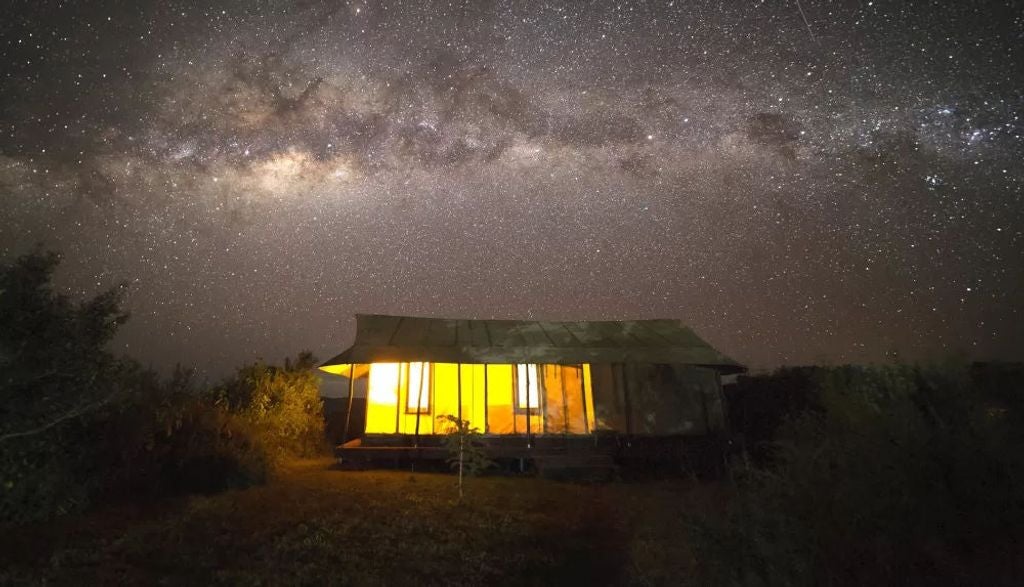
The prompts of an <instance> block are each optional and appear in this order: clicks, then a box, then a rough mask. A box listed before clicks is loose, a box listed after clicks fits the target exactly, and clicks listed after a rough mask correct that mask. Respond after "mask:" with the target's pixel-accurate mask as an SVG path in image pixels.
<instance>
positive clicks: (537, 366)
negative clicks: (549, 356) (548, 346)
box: [512, 363, 544, 416]
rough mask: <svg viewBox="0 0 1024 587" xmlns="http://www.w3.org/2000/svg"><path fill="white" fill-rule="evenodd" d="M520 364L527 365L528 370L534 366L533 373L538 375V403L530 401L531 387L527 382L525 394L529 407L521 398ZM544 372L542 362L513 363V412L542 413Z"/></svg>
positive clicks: (519, 413) (518, 413)
mask: <svg viewBox="0 0 1024 587" xmlns="http://www.w3.org/2000/svg"><path fill="white" fill-rule="evenodd" d="M520 365H523V366H525V367H526V368H527V370H529V368H530V367H531V366H532V367H533V375H534V376H535V377H536V379H535V381H536V386H537V397H536V398H535V399H536V400H537V402H536V403H533V402H530V388H529V384H527V388H526V393H525V394H524V396H525V397H526V402H527V404H529V407H527V406H524V405H523V404H522V402H521V401H520V398H519V380H520V379H519V366H520ZM543 372H544V365H543V364H541V363H516V364H515V365H513V367H512V400H513V401H512V409H513V413H514V414H517V415H521V414H529V415H531V416H534V415H538V414H540V413H541V409H540V402H541V397H542V395H543V394H544V379H543V377H542V374H543Z"/></svg>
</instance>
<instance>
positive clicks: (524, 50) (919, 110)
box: [0, 0, 1024, 376]
mask: <svg viewBox="0 0 1024 587" xmlns="http://www.w3.org/2000/svg"><path fill="white" fill-rule="evenodd" d="M6 4H7V8H4V9H3V14H4V17H3V18H2V19H0V72H2V74H0V259H2V260H4V261H9V260H10V259H13V258H14V257H15V256H17V255H19V254H23V253H25V252H27V251H29V250H31V249H32V248H33V246H35V245H37V244H39V243H41V244H42V245H43V246H44V247H46V248H52V249H55V250H58V251H60V252H62V253H63V254H64V263H63V265H62V266H61V268H60V270H59V272H58V275H57V282H58V284H59V285H60V286H61V287H62V288H65V289H66V290H67V291H69V292H71V293H72V294H73V295H75V296H89V295H94V294H95V293H97V292H99V291H102V290H104V289H107V288H110V287H112V286H115V285H116V284H118V283H119V282H122V281H124V282H127V283H128V286H129V289H128V297H127V302H126V303H127V307H128V309H129V310H130V311H131V313H132V319H131V321H130V322H129V323H128V324H127V325H126V326H125V327H124V328H123V329H122V332H121V334H120V335H119V336H118V338H117V339H116V345H115V348H114V350H116V351H119V352H125V353H128V354H130V355H132V356H134V357H136V358H138V359H140V360H142V361H143V362H144V363H146V364H150V365H152V366H154V367H156V368H159V369H167V368H169V367H171V366H173V365H174V364H175V363H182V364H184V365H192V366H195V367H196V368H198V370H199V371H200V373H206V374H209V375H216V376H219V375H221V374H224V373H226V372H227V371H229V370H230V369H232V368H233V367H234V366H237V365H238V364H240V363H242V362H244V361H249V360H252V359H255V358H257V357H262V358H266V359H268V360H279V359H280V358H281V357H283V356H285V355H293V354H294V353H296V352H298V351H299V350H302V349H311V350H313V351H314V352H315V353H316V354H317V355H318V356H319V357H321V358H329V357H330V356H333V354H335V353H337V352H340V351H341V350H343V349H344V348H345V347H346V346H347V345H348V344H350V342H351V340H352V336H353V334H354V326H355V322H354V318H353V314H355V313H356V312H360V313H391V314H408V315H426V316H449V317H465V318H538V319H565V320H571V319H629V318H655V317H664V318H678V319H681V320H683V321H685V322H686V323H687V324H689V325H691V326H692V327H693V328H694V329H695V330H696V331H697V332H698V333H700V334H701V335H702V336H703V337H704V338H705V339H707V340H708V341H709V342H711V343H712V344H713V345H714V346H716V347H717V348H718V349H720V350H721V351H722V352H724V353H726V354H728V355H730V356H732V357H734V358H736V359H737V360H739V361H741V362H744V363H746V364H748V365H751V366H753V367H755V368H765V367H773V366H776V365H779V364H805V363H812V362H817V363H843V362H872V361H884V360H888V358H890V357H892V356H893V355H894V354H896V355H898V356H900V357H903V358H909V359H920V358H932V357H938V356H942V355H944V354H948V353H967V354H969V355H970V356H972V357H975V358H979V359H1000V358H1001V359H1022V358H1024V189H1022V188H1024V163H1022V159H1024V118H1022V117H1024V10H1022V7H1021V5H1020V4H1016V3H1014V2H988V3H986V2H956V3H954V2H897V1H881V0H876V1H874V2H872V1H868V0H861V1H850V2H843V1H834V2H826V1H823V0H801V1H800V2H791V1H785V2H782V1H778V2H771V1H739V0H737V1H735V2H731V1H730V2H722V3H715V2H699V1H684V0H676V1H674V2H673V1H661V2H651V3H639V2H626V1H622V2H596V3H583V2H571V3H566V4H564V5H558V4H548V3H541V2H504V1H499V2H486V1H475V0H474V1H471V2H463V3H460V2H445V3H438V4H433V5H430V4H427V3H425V2H419V1H412V2H404V3H402V2H394V3H375V2H330V3H317V2H276V1H266V0H256V1H245V2H226V3H217V2H212V3H209V4H204V5H202V6H201V7H200V6H197V5H194V4H193V3H182V2H174V1H159V2H157V1H146V0H139V1H136V2H111V1H108V2H90V1H75V2H64V3H58V2H48V1H31V2H28V1H26V2H7V3H6ZM196 4H203V3H196Z"/></svg>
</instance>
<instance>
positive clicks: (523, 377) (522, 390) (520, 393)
mask: <svg viewBox="0 0 1024 587" xmlns="http://www.w3.org/2000/svg"><path fill="white" fill-rule="evenodd" d="M538 409H540V368H539V367H538V366H537V365H535V364H534V363H526V364H519V365H516V410H518V411H527V410H529V411H531V412H533V411H537V410H538Z"/></svg>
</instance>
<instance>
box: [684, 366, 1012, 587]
mask: <svg viewBox="0 0 1024 587" xmlns="http://www.w3.org/2000/svg"><path fill="white" fill-rule="evenodd" d="M977 380H978V379H977V377H972V373H971V370H970V369H969V368H968V367H967V366H966V365H945V366H933V367H911V366H904V365H899V366H890V367H874V368H858V367H844V368H835V369H821V370H820V371H819V373H818V376H817V388H818V396H817V399H816V401H815V403H816V408H815V409H812V410H808V411H805V412H803V413H802V414H801V415H799V416H796V417H794V418H792V419H790V420H788V421H787V422H786V423H785V424H783V425H782V426H781V428H780V430H779V432H778V435H777V438H776V442H775V443H774V453H773V455H772V462H773V463H774V465H771V466H764V467H759V468H753V469H750V468H741V467H737V468H736V469H735V470H734V473H735V475H736V478H737V481H738V483H737V492H736V499H735V503H734V504H733V507H732V508H730V511H729V512H728V513H727V514H726V515H725V517H724V518H723V519H714V518H711V517H707V516H695V517H694V518H693V519H692V520H691V521H692V523H693V526H694V530H695V531H696V533H695V536H697V537H698V538H697V540H696V543H697V547H698V552H699V555H698V560H700V561H701V564H702V565H703V571H704V573H705V574H706V579H707V580H708V581H713V582H715V583H718V584H735V585H771V584H780V585H783V584H784V585H810V584H832V585H836V584H840V585H860V584H868V583H880V584H906V583H921V582H946V583H948V582H952V583H984V582H985V581H986V580H987V581H992V582H999V581H1008V580H1009V578H1010V577H1011V575H1012V573H1013V569H1012V567H1013V565H1014V564H1015V563H1014V562H1013V561H1015V560H1019V557H1020V556H1021V555H1022V554H1024V552H1021V549H1020V546H1019V545H1020V544H1021V543H1022V542H1021V541H1022V540H1024V492H1022V490H1021V488H1022V487H1024V428H1022V427H1021V423H1022V422H1021V419H1022V411H1021V393H1020V383H1019V380H1017V383H1016V385H1017V387H1016V390H1015V393H1009V392H1008V390H1006V389H1002V390H1000V394H1001V395H1000V397H998V398H997V397H995V396H994V394H993V393H992V390H990V389H986V388H985V387H983V386H981V385H979V384H978V383H977ZM1008 398H1009V399H1008ZM1014 545H1017V546H1014ZM1018 571H1019V569H1018Z"/></svg>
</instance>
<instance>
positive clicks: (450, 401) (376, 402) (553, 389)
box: [324, 362, 595, 435]
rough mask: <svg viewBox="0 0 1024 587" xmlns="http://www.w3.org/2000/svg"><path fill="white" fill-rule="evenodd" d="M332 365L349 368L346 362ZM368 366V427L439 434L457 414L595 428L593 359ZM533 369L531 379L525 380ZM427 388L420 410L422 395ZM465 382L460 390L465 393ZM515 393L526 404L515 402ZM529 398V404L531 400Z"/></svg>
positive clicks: (498, 427) (482, 420) (497, 428)
mask: <svg viewBox="0 0 1024 587" xmlns="http://www.w3.org/2000/svg"><path fill="white" fill-rule="evenodd" d="M336 367H339V366H337V365H330V366H328V367H326V368H324V370H325V371H328V372H335V371H337V372H340V373H342V374H347V373H348V369H347V366H345V367H344V368H338V369H335V368H336ZM366 371H368V373H369V375H368V382H367V407H366V409H367V415H366V432H367V433H370V434H395V433H398V434H409V435H412V434H416V433H417V432H418V433H419V434H434V433H435V432H440V428H438V425H437V423H436V419H437V416H441V415H445V414H451V415H453V416H458V417H461V418H462V419H464V420H468V421H469V422H470V425H471V426H474V427H476V428H478V429H480V430H481V431H486V432H487V433H490V434H526V433H527V432H528V431H529V432H530V433H532V434H537V435H539V434H544V433H548V434H585V433H588V432H593V430H594V421H595V419H594V400H593V392H592V388H591V377H590V366H589V365H584V366H583V369H582V370H581V369H580V368H579V366H576V365H536V364H533V363H530V364H519V365H509V364H505V365H482V364H464V365H457V364H455V363H418V362H413V363H374V364H372V365H369V368H368V369H365V368H364V367H363V366H361V365H357V366H356V369H355V373H356V376H357V377H359V376H361V373H362V372H366ZM527 375H529V377H528V379H529V382H528V383H527ZM421 385H422V390H423V396H422V400H421V404H420V410H419V413H417V409H416V406H417V397H418V394H419V390H420V389H421ZM460 388H461V394H460ZM513 400H516V403H519V404H520V405H519V406H518V407H519V408H520V409H519V410H516V409H514V408H515V407H516V406H514V405H513ZM527 400H529V406H530V408H531V409H530V412H529V414H527V413H526V411H525V407H526V405H527Z"/></svg>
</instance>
